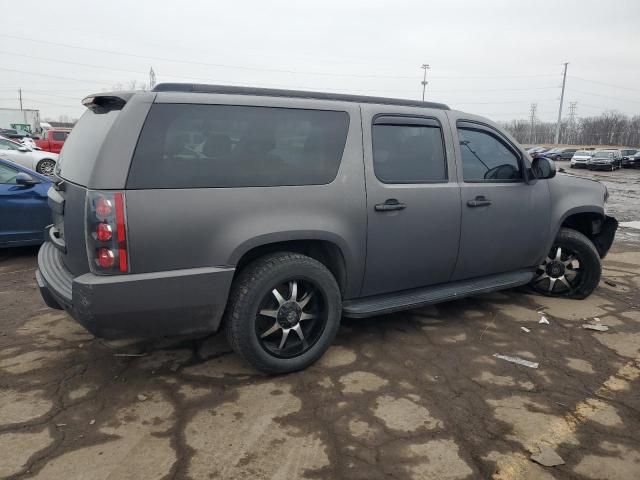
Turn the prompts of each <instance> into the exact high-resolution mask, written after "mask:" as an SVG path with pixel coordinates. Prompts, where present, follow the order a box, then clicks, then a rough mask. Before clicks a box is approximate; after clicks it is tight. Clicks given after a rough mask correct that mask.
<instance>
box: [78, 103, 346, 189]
mask: <svg viewBox="0 0 640 480" xmlns="http://www.w3.org/2000/svg"><path fill="white" fill-rule="evenodd" d="M348 127H349V116H348V114H347V113H346V112H332V111H323V110H298V109H289V108H268V107H245V106H236V105H183V104H156V105H154V106H153V107H152V108H151V111H150V113H149V116H148V117H147V121H146V123H145V125H144V127H143V129H142V133H141V135H140V140H139V141H138V146H137V148H136V151H135V154H134V158H133V163H132V166H131V171H130V173H129V179H128V182H127V187H128V188H198V187H248V186H276V185H318V184H326V183H330V182H332V181H333V180H334V179H335V177H336V175H337V173H338V168H339V166H340V160H341V158H342V152H343V150H344V145H345V142H346V138H347V130H348ZM65 148H66V147H65Z"/></svg>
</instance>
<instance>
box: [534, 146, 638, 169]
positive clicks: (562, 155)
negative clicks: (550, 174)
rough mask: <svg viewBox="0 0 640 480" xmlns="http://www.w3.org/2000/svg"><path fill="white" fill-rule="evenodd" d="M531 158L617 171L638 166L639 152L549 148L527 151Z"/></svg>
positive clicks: (624, 149)
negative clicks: (566, 161) (567, 161)
mask: <svg viewBox="0 0 640 480" xmlns="http://www.w3.org/2000/svg"><path fill="white" fill-rule="evenodd" d="M527 152H528V153H529V154H530V155H532V156H544V157H547V158H550V159H552V160H556V161H557V160H570V161H571V163H570V166H571V168H581V167H583V168H588V169H591V170H611V171H613V170H617V169H619V168H633V167H635V166H640V151H639V150H638V149H636V148H620V149H618V148H603V149H596V148H593V147H589V148H584V149H581V150H580V149H577V148H551V149H547V148H546V147H532V148H529V149H528V150H527Z"/></svg>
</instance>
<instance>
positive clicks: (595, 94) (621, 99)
mask: <svg viewBox="0 0 640 480" xmlns="http://www.w3.org/2000/svg"><path fill="white" fill-rule="evenodd" d="M571 91H572V92H574V93H581V94H582V95H592V96H594V97H602V98H610V99H612V100H619V101H621V102H632V103H640V100H629V99H627V98H620V97H612V96H610V95H600V94H598V93H589V92H583V91H581V90H576V89H575V88H572V89H571Z"/></svg>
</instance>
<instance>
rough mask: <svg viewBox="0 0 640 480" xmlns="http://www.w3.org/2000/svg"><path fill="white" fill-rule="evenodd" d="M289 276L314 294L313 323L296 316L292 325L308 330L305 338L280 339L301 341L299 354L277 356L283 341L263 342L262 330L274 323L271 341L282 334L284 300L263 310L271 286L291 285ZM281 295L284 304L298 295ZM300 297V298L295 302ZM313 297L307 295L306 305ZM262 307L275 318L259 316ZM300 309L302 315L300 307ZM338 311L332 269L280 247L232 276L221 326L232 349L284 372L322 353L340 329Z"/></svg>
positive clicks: (339, 299)
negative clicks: (278, 345) (280, 249)
mask: <svg viewBox="0 0 640 480" xmlns="http://www.w3.org/2000/svg"><path fill="white" fill-rule="evenodd" d="M293 281H295V282H296V284H297V283H298V282H300V285H307V287H308V288H307V289H308V290H309V292H307V295H309V293H310V292H313V293H314V294H315V297H314V300H313V301H315V302H316V303H317V305H315V307H314V308H316V312H317V313H314V314H313V315H312V316H313V317H314V319H313V320H312V321H311V322H308V323H307V322H304V323H303V322H302V320H304V318H298V320H297V327H296V328H298V327H299V328H302V329H303V330H302V331H304V329H305V328H306V329H307V332H305V333H304V335H303V336H305V339H306V340H308V342H309V343H308V344H306V345H305V343H303V340H302V337H301V336H300V334H298V335H294V334H293V333H291V335H292V337H287V338H285V340H284V342H289V343H291V342H292V341H293V342H299V343H300V345H299V347H300V353H299V354H296V353H295V350H294V353H293V354H288V355H286V356H285V355H284V353H283V355H282V356H280V355H278V353H276V351H279V352H285V349H286V348H287V347H286V346H285V347H284V348H283V347H282V344H281V345H280V349H278V348H277V347H274V346H273V345H271V346H269V345H267V339H268V338H269V336H267V338H265V335H267V332H268V331H271V330H272V329H273V328H275V327H278V328H280V329H281V330H274V333H273V334H272V335H273V336H275V343H278V340H280V341H282V338H283V337H285V335H284V329H283V327H282V326H279V323H280V315H281V311H282V310H283V309H282V307H283V305H284V303H280V300H278V301H277V302H278V304H279V305H278V304H276V306H275V308H276V310H267V309H265V308H264V307H263V305H264V302H265V301H267V302H268V301H269V299H271V300H272V301H275V299H274V298H272V297H271V292H273V290H274V289H278V288H281V286H282V285H285V284H288V285H292V282H293ZM291 290H293V288H291ZM285 295H289V299H288V300H286V302H285V303H289V304H291V303H292V302H291V299H295V298H296V297H295V294H293V293H292V292H289V293H288V294H285ZM309 297H312V295H309ZM303 300H304V298H302V299H300V300H299V301H300V302H302V301H303ZM313 301H311V300H307V302H308V304H309V305H310V304H312V302H313ZM305 305H306V304H305ZM302 308H306V307H302ZM265 311H270V312H277V313H276V315H275V316H274V318H276V317H277V319H275V320H271V319H269V318H265V316H264V315H262V312H265ZM300 314H305V313H304V312H303V311H302V309H301V310H300ZM309 315H311V314H309ZM341 315H342V297H341V294H340V289H339V288H338V284H337V282H336V280H335V278H334V277H333V275H332V274H331V272H330V271H329V270H328V269H327V268H326V267H325V266H324V265H323V264H322V263H320V262H318V261H317V260H314V259H313V258H310V257H307V256H305V255H301V254H298V253H291V252H280V253H275V254H271V255H267V256H265V257H262V258H260V259H258V260H255V261H254V262H253V263H251V264H249V265H247V266H246V267H245V268H244V269H243V270H242V271H241V272H240V274H239V275H238V277H237V278H236V279H235V280H234V283H233V285H232V287H231V294H230V296H229V303H228V304H227V309H226V312H225V329H226V333H227V338H228V340H229V345H230V346H231V348H233V349H234V350H235V351H236V352H237V353H238V354H239V355H241V356H242V357H243V358H244V359H245V360H246V361H247V362H248V363H250V364H251V365H252V366H253V367H254V368H256V369H257V370H260V371H262V372H264V373H268V374H278V373H288V372H294V371H296V370H301V369H303V368H306V367H307V366H309V365H311V364H312V363H313V362H315V361H316V360H318V359H319V358H320V357H321V356H322V354H323V353H324V352H325V351H326V350H327V349H328V348H329V346H330V345H331V343H332V342H333V340H334V338H335V336H336V333H337V332H338V328H339V327H340V317H341ZM269 316H271V315H269ZM265 320H266V321H268V322H273V326H272V327H271V328H268V329H267V331H264V330H261V331H262V332H263V334H262V335H259V333H258V329H259V327H260V324H261V322H264V321H265ZM316 322H320V323H316ZM306 325H311V327H310V328H309V327H306ZM291 330H295V329H293V328H289V331H291ZM307 336H308V337H307ZM289 338H292V339H293V340H289Z"/></svg>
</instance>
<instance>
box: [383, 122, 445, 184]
mask: <svg viewBox="0 0 640 480" xmlns="http://www.w3.org/2000/svg"><path fill="white" fill-rule="evenodd" d="M372 137H373V170H374V173H375V175H376V177H377V178H378V180H380V181H381V182H383V183H434V182H446V181H447V165H446V157H445V154H444V144H443V137H442V129H441V128H440V124H439V123H438V122H437V121H436V120H434V119H423V118H408V117H391V116H383V117H378V118H376V119H375V120H374V125H373V131H372Z"/></svg>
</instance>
